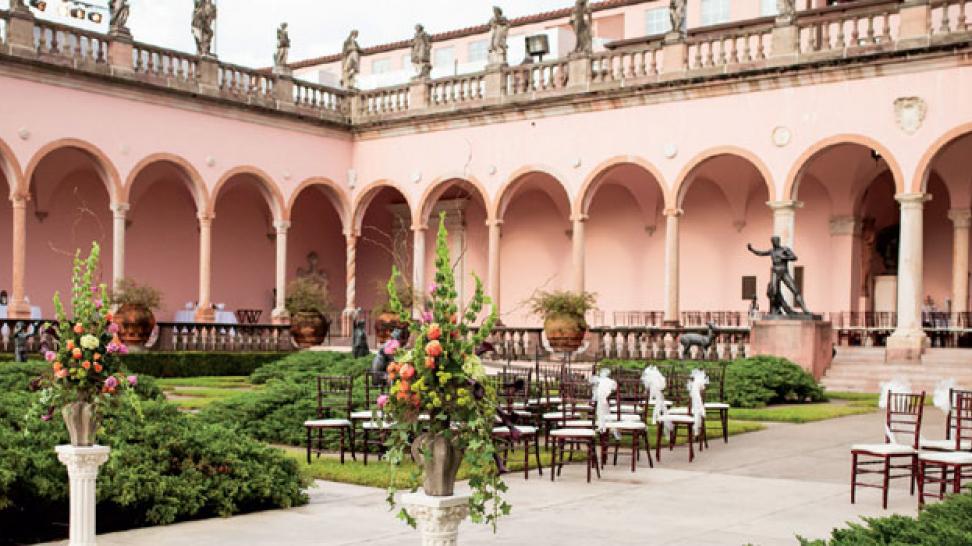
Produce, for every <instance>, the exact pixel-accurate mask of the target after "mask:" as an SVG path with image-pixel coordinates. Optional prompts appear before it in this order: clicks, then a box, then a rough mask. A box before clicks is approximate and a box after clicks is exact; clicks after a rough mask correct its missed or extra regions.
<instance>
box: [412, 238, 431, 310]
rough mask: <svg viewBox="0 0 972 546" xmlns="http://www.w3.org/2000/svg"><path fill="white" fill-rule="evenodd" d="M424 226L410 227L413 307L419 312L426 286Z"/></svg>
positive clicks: (426, 289)
mask: <svg viewBox="0 0 972 546" xmlns="http://www.w3.org/2000/svg"><path fill="white" fill-rule="evenodd" d="M427 232H428V229H426V227H425V226H413V227H412V291H413V298H414V307H415V309H416V311H418V312H421V309H422V308H423V305H424V304H425V294H426V293H428V287H427V286H426V284H425V236H426V233H427Z"/></svg>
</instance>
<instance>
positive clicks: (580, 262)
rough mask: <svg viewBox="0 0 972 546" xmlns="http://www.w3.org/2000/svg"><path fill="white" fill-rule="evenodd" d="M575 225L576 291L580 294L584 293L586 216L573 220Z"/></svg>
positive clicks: (574, 262) (572, 240)
mask: <svg viewBox="0 0 972 546" xmlns="http://www.w3.org/2000/svg"><path fill="white" fill-rule="evenodd" d="M571 221H572V222H573V224H574V228H573V232H572V235H571V244H572V250H573V252H572V256H573V264H574V277H573V279H574V285H573V286H574V291H575V292H577V293H578V294H580V293H581V292H583V291H584V286H585V285H584V267H585V266H584V261H585V260H584V250H585V245H584V223H585V222H586V221H587V216H586V215H583V214H582V215H578V216H574V217H573V218H571Z"/></svg>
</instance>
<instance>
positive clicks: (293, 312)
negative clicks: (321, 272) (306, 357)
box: [286, 275, 331, 349]
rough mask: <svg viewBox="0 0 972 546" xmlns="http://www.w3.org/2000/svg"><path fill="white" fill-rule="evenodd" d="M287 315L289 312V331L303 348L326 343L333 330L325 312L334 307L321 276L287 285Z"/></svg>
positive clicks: (300, 278)
mask: <svg viewBox="0 0 972 546" xmlns="http://www.w3.org/2000/svg"><path fill="white" fill-rule="evenodd" d="M286 307H287V312H288V313H290V332H291V334H292V335H293V336H294V340H295V341H296V342H297V344H298V345H300V346H301V347H302V348H305V349H306V348H308V347H313V346H315V345H320V344H321V343H323V342H324V338H326V337H327V334H328V332H330V331H331V321H330V320H329V319H328V318H327V316H326V313H327V312H328V311H329V310H330V307H331V304H330V300H329V298H328V294H327V281H325V280H324V279H323V278H321V277H318V276H313V275H311V276H305V277H298V278H296V279H294V280H293V281H291V283H290V285H288V286H287V301H286Z"/></svg>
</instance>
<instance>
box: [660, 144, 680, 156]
mask: <svg viewBox="0 0 972 546" xmlns="http://www.w3.org/2000/svg"><path fill="white" fill-rule="evenodd" d="M662 153H663V154H664V155H665V157H667V158H668V159H672V158H674V157H675V156H677V155H678V146H676V145H674V144H666V145H665V147H664V148H662Z"/></svg>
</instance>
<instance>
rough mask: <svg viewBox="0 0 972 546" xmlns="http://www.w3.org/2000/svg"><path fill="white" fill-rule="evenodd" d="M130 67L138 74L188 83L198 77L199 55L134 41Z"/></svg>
mask: <svg viewBox="0 0 972 546" xmlns="http://www.w3.org/2000/svg"><path fill="white" fill-rule="evenodd" d="M132 69H133V70H135V72H136V73H139V74H146V75H149V76H152V77H156V78H166V79H174V80H177V81H181V82H186V83H190V82H195V81H196V80H197V79H198V77H199V57H197V56H195V55H190V54H188V53H182V52H179V51H173V50H171V49H164V48H161V47H155V46H151V45H147V44H140V43H136V44H134V45H133V48H132Z"/></svg>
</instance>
